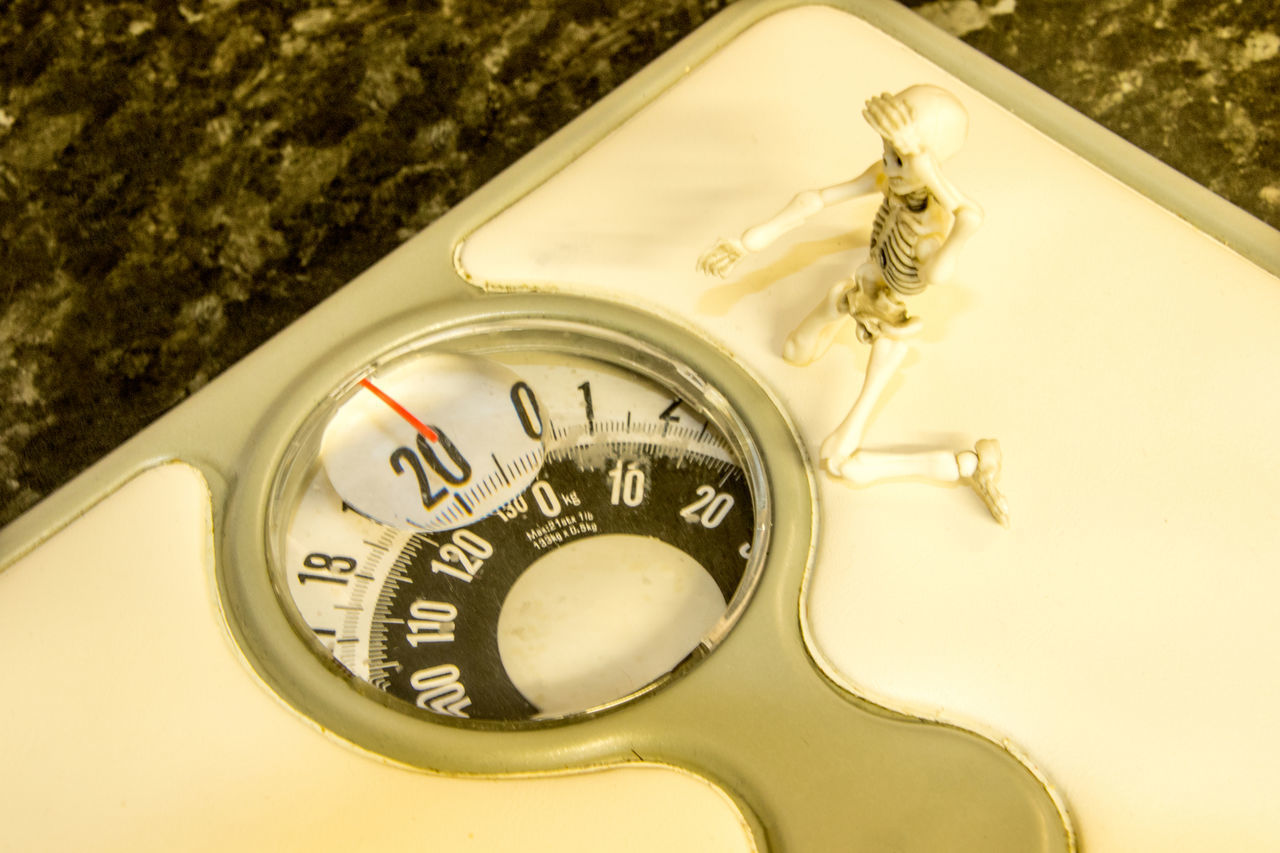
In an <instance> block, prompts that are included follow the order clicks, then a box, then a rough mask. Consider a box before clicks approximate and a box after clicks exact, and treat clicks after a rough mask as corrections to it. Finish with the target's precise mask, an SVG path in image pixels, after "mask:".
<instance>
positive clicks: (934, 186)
mask: <svg viewBox="0 0 1280 853" xmlns="http://www.w3.org/2000/svg"><path fill="white" fill-rule="evenodd" d="M908 161H909V162H910V164H911V167H912V168H913V169H915V170H916V171H917V173H918V174H919V175H920V177H921V179H922V180H923V181H924V184H925V186H927V187H928V188H929V192H930V193H932V194H933V197H934V198H936V199H937V200H938V201H939V202H940V203H941V204H942V205H943V207H945V208H946V209H947V210H948V211H950V212H951V215H952V217H953V220H954V221H953V223H952V225H951V230H950V231H949V232H947V233H945V234H940V235H936V236H932V237H926V238H925V239H923V240H921V242H920V245H919V246H918V247H917V252H918V255H919V257H920V259H921V261H923V265H922V266H921V268H920V278H921V279H922V280H923V281H924V282H925V283H926V284H945V283H946V282H948V281H950V280H951V279H952V277H953V276H954V275H955V270H956V263H957V259H958V258H959V256H960V250H961V249H962V248H963V247H964V244H965V243H966V242H968V240H969V238H970V237H972V236H973V233H974V232H975V231H977V230H978V228H979V227H981V225H982V219H983V214H982V208H981V207H979V206H978V204H977V203H976V202H974V201H973V200H972V199H970V198H969V197H968V196H966V195H964V194H963V193H961V192H960V190H958V189H956V187H955V185H954V184H952V183H951V182H950V181H948V180H947V179H946V178H944V177H943V176H942V173H941V171H939V169H938V164H937V161H936V160H934V158H933V155H932V154H930V153H929V152H927V151H925V152H922V153H919V154H915V155H912V156H910V157H908Z"/></svg>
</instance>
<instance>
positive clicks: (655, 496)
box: [269, 328, 767, 723]
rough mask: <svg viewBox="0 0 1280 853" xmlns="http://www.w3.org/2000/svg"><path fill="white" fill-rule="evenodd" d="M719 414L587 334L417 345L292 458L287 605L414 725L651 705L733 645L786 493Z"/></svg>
mask: <svg viewBox="0 0 1280 853" xmlns="http://www.w3.org/2000/svg"><path fill="white" fill-rule="evenodd" d="M719 400H720V398H719V395H718V394H717V393H716V392H715V389H713V388H708V387H707V386H706V385H705V383H703V382H702V381H701V380H700V378H699V377H698V376H697V375H696V374H695V373H694V372H693V371H692V370H690V369H689V368H688V367H687V366H685V365H682V364H680V363H679V362H678V361H676V360H674V359H671V358H668V357H666V356H663V355H661V354H658V353H656V352H654V351H653V350H651V349H649V348H646V347H642V346H640V345H638V344H635V343H633V342H628V341H626V340H624V339H621V338H617V337H609V338H607V339H602V338H600V337H596V336H593V335H591V334H588V333H584V332H583V331H582V330H577V331H572V330H570V331H566V330H559V329H552V330H546V329H543V330H540V331H537V330H535V331H530V330H527V329H516V328H505V329H496V330H485V331H484V332H483V333H481V332H479V331H473V332H472V333H460V334H457V335H455V336H453V337H450V338H448V339H446V340H443V341H438V340H437V341H430V342H423V343H420V344H414V345H410V346H408V347H405V348H403V349H402V350H401V351H398V352H396V353H392V354H390V355H389V356H388V357H386V358H384V359H380V360H379V361H378V362H377V363H375V364H372V365H369V366H367V367H366V368H365V369H363V370H362V371H360V372H359V373H358V374H357V375H356V376H354V377H352V379H351V380H349V381H348V382H346V383H344V384H343V386H342V387H341V388H340V389H339V390H338V391H335V392H334V394H333V395H332V397H331V399H330V400H329V401H327V402H326V403H325V404H324V405H322V406H321V407H319V408H318V409H317V410H316V412H314V413H313V414H312V415H311V417H310V419H309V420H308V422H307V423H306V424H305V425H304V427H303V429H302V430H300V431H299V433H298V437H297V438H296V439H295V440H294V443H293V446H292V447H291V450H290V453H289V454H288V456H287V457H286V463H285V464H284V465H283V466H282V467H281V469H280V473H279V475H278V477H277V482H276V486H275V489H274V492H273V494H274V496H275V497H274V501H273V506H272V512H271V519H270V522H269V523H270V525H271V529H270V530H269V541H271V542H273V543H274V553H273V554H272V555H271V560H272V564H273V565H272V572H273V581H274V584H275V587H276V590H277V594H278V595H279V596H280V597H281V598H282V599H283V601H284V604H285V609H286V611H288V612H289V613H290V614H291V616H292V621H293V623H294V625H295V628H297V629H298V630H299V632H300V633H303V634H304V635H305V636H306V637H307V638H308V641H309V643H310V644H311V645H312V647H313V648H314V650H315V651H316V653H317V654H320V655H322V656H324V657H326V658H328V659H331V660H332V661H333V662H335V663H337V664H338V665H340V667H341V668H342V670H344V671H345V673H346V674H347V675H348V676H349V677H351V678H353V679H356V680H358V681H361V682H365V683H366V684H367V685H369V686H372V687H374V688H377V689H378V690H381V691H384V692H385V693H386V694H387V695H388V696H390V697H394V699H395V700H401V701H402V702H403V703H404V704H405V705H406V706H410V707H411V708H416V709H418V711H415V712H414V713H425V714H427V715H431V716H437V717H448V718H454V719H455V720H490V721H503V722H506V723H511V722H518V721H540V720H548V719H560V718H565V717H572V716H576V715H581V714H587V713H592V712H597V711H601V710H604V709H607V708H610V707H612V706H614V705H617V704H619V703H621V702H623V701H626V700H628V699H630V698H633V697H635V696H638V695H640V694H642V693H644V692H647V691H648V690H650V689H653V688H654V687H656V686H657V685H660V684H661V683H663V682H664V681H665V680H667V679H668V678H670V677H671V676H672V675H673V673H676V672H679V671H681V670H682V669H683V668H685V667H688V666H691V665H693V663H694V662H695V661H696V660H697V659H698V658H699V657H700V656H701V655H703V654H705V653H706V652H707V651H709V650H710V649H711V648H712V647H713V646H714V645H715V644H716V643H717V642H718V641H719V640H720V639H722V638H723V637H724V636H725V634H726V633H727V632H728V630H729V628H730V627H731V626H732V624H733V622H734V620H735V619H736V617H737V616H738V615H739V614H740V613H741V611H742V609H743V608H744V607H745V604H746V600H747V596H748V595H749V593H750V590H751V588H752V586H753V584H754V581H755V576H756V573H757V568H756V566H757V564H758V562H759V561H758V560H754V559H753V558H752V554H753V551H760V550H762V545H763V536H765V535H766V534H767V530H766V527H767V525H764V524H762V523H761V522H762V521H763V519H764V518H765V517H766V513H764V512H763V511H762V509H763V507H762V504H761V501H762V500H764V499H765V496H764V495H763V494H762V491H763V489H762V488H761V486H760V485H759V483H758V482H753V478H752V476H751V474H750V471H749V467H750V466H747V465H746V464H745V463H744V459H743V457H744V455H746V456H748V457H749V456H750V455H751V454H752V453H753V452H754V451H753V450H752V448H751V446H750V443H749V442H748V441H747V440H746V439H745V436H744V435H743V434H740V433H739V432H738V431H736V430H735V429H734V426H733V425H734V423H735V421H734V419H733V417H732V413H729V412H727V411H725V410H724V409H723V404H722V403H720V402H718V401H719ZM393 704H394V701H393Z"/></svg>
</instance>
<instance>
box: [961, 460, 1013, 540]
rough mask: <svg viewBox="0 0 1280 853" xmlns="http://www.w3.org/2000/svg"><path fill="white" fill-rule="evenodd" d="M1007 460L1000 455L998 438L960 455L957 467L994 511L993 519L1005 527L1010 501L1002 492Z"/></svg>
mask: <svg viewBox="0 0 1280 853" xmlns="http://www.w3.org/2000/svg"><path fill="white" fill-rule="evenodd" d="M1003 460H1004V456H1003V454H1002V453H1001V452H1000V442H998V441H996V440H995V439H994V438H984V439H981V440H980V441H978V443H977V444H975V445H974V447H973V450H972V451H970V450H965V451H962V452H960V453H957V454H956V464H957V465H958V466H959V468H960V475H961V477H963V478H964V479H965V480H967V481H968V482H969V485H970V486H971V487H972V488H973V491H974V492H975V493H976V494H977V495H978V497H980V498H982V502H983V503H985V504H986V505H987V509H988V510H989V511H990V512H991V517H992V518H994V519H995V520H996V521H998V522H999V523H1000V524H1001V526H1003V527H1008V526H1009V502H1008V501H1006V500H1005V498H1004V495H1003V494H1001V492H1000V486H999V482H998V481H999V479H1000V466H1001V463H1002V462H1003Z"/></svg>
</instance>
